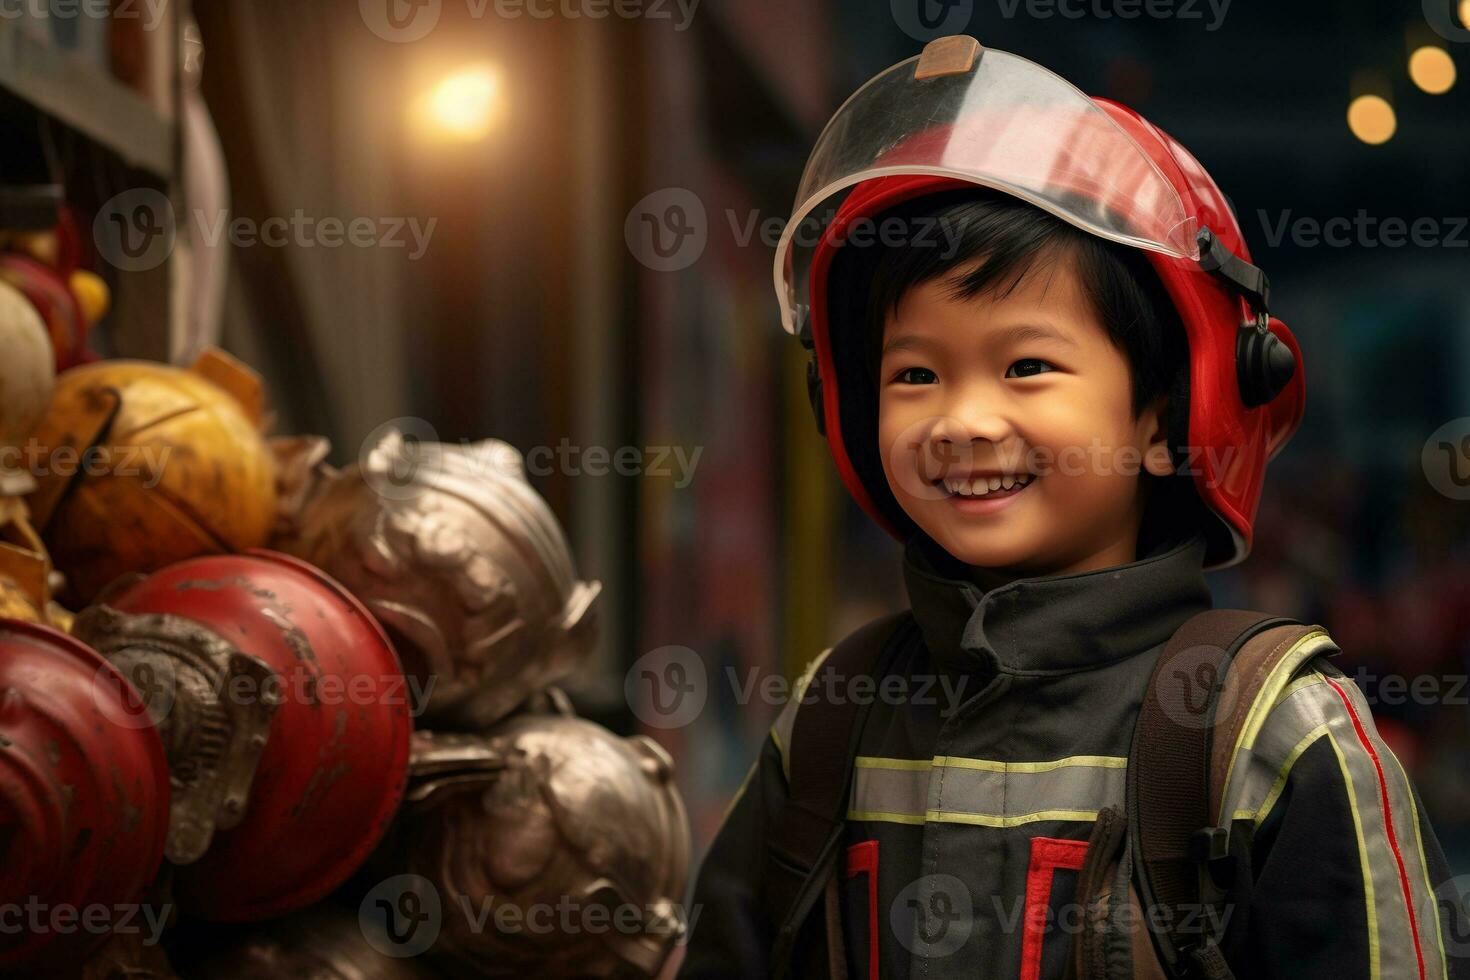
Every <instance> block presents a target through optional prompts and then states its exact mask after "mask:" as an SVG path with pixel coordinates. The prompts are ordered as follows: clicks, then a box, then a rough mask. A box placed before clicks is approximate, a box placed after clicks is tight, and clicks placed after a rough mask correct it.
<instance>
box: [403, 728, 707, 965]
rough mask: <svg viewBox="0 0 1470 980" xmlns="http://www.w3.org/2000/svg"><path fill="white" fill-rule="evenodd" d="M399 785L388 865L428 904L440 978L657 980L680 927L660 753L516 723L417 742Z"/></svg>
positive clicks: (667, 775) (668, 773) (674, 827)
mask: <svg viewBox="0 0 1470 980" xmlns="http://www.w3.org/2000/svg"><path fill="white" fill-rule="evenodd" d="M411 772H412V775H411V776H410V784H409V792H408V796H407V798H406V802H405V804H404V809H403V811H402V813H401V817H400V825H399V828H398V835H397V837H396V840H397V842H398V847H399V848H401V850H400V852H399V853H400V857H399V860H400V861H401V862H402V863H401V864H400V865H399V866H400V867H403V868H404V870H406V871H407V872H409V873H410V877H416V878H417V879H418V880H420V881H422V882H425V884H424V885H422V886H421V887H424V888H430V889H432V890H433V891H435V892H436V893H437V894H436V896H435V897H437V898H438V900H439V907H440V908H442V909H443V926H442V929H441V930H440V932H439V935H438V940H437V942H436V943H435V946H434V949H433V950H432V951H431V955H432V956H435V957H436V958H438V959H440V960H441V961H442V962H443V963H444V965H445V966H446V967H447V968H449V969H450V972H451V973H454V974H455V975H460V974H461V972H462V975H465V976H470V975H473V976H536V977H609V978H624V977H652V976H656V975H657V974H658V973H659V971H660V970H661V969H662V967H663V966H664V965H665V963H666V961H667V959H668V957H669V954H670V953H671V952H672V951H673V949H674V946H675V944H676V943H677V942H678V941H679V940H680V938H681V937H682V936H683V935H684V932H685V928H686V921H685V916H684V913H683V906H682V902H683V898H684V887H685V883H686V876H687V873H688V870H689V825H688V819H687V817H686V815H685V811H684V804H683V801H682V800H681V799H680V797H679V793H678V789H677V788H676V787H675V784H674V778H673V763H672V761H671V760H670V758H669V756H668V754H667V753H666V752H665V751H664V750H663V749H662V748H661V747H660V746H659V745H658V743H656V742H654V741H653V740H651V739H649V738H647V737H646V736H642V735H637V736H633V737H631V738H620V737H618V736H616V735H614V734H613V733H612V732H609V731H607V730H606V729H604V728H602V727H601V726H599V725H595V724H593V723H592V722H589V721H584V720H582V719H579V718H574V717H569V716H565V715H558V714H535V713H531V712H522V713H519V714H517V715H515V716H514V717H512V718H509V719H507V720H506V721H504V722H502V723H501V724H500V725H498V726H497V727H496V728H495V730H494V731H493V732H491V733H489V734H487V735H442V734H435V733H431V732H419V733H416V734H415V736H414V745H413V750H412V762H411Z"/></svg>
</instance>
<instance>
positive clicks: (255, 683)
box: [76, 551, 412, 922]
mask: <svg viewBox="0 0 1470 980" xmlns="http://www.w3.org/2000/svg"><path fill="white" fill-rule="evenodd" d="M76 632H77V634H78V636H79V638H81V639H83V640H85V641H86V642H88V643H89V644H91V645H92V646H93V647H94V648H95V649H97V650H98V651H99V652H101V653H102V654H103V655H104V656H106V657H107V658H108V659H109V660H110V661H112V662H113V663H114V664H115V665H117V666H118V667H120V668H121V669H122V670H123V673H124V674H125V675H126V676H128V677H130V678H132V679H134V682H135V684H136V685H137V686H138V687H139V689H140V690H143V689H144V688H145V682H146V687H147V688H149V689H150V691H149V694H150V697H149V707H150V713H151V714H152V715H153V716H154V720H155V721H156V723H157V725H158V727H159V729H160V730H161V731H162V732H163V736H164V742H165V745H166V746H167V747H168V751H169V762H170V765H171V767H172V769H173V772H174V806H173V807H172V812H171V813H170V826H169V841H168V845H167V851H166V853H167V856H168V857H169V859H170V860H171V861H173V862H174V863H175V864H176V865H178V867H177V868H176V870H175V875H174V889H175V893H176V894H177V895H178V897H179V904H180V907H181V908H182V909H184V910H186V911H187V912H189V913H190V914H192V915H196V916H199V917H200V918H205V919H211V920H215V921H230V922H239V921H248V920H256V919H264V918H269V917H271V916H275V915H280V914H284V913H287V912H291V911H294V910H296V909H299V908H304V907H305V906H307V905H310V904H311V903H312V902H315V901H317V900H318V899H320V898H322V897H323V896H324V895H326V894H327V893H328V892H330V891H332V889H334V888H336V887H337V886H338V885H340V884H341V883H342V882H343V881H344V880H345V879H346V878H347V877H348V875H350V874H351V873H352V872H353V871H355V870H356V869H357V868H358V866H359V865H360V864H361V863H362V862H363V861H364V860H365V859H366V857H367V855H368V854H369V852H370V851H371V850H372V849H373V848H374V847H375V846H376V845H377V842H378V840H379V839H380V838H381V836H382V834H383V832H384V831H385V830H386V829H387V826H388V824H389V822H390V821H391V820H392V818H393V815H394V813H395V812H396V811H397V809H398V804H399V802H400V800H401V799H402V795H403V787H404V784H405V781H406V778H407V773H408V749H409V736H410V733H411V730H412V721H411V717H410V712H409V707H410V700H409V697H408V693H409V692H408V690H407V686H406V684H405V679H404V677H403V673H402V668H401V667H400V666H399V662H398V657H397V655H396V653H395V652H394V649H393V646H392V644H391V643H390V642H389V640H388V637H387V636H386V635H385V634H384V632H383V630H382V627H380V626H379V625H378V623H377V621H376V620H374V619H373V617H372V616H371V615H370V614H369V613H368V611H367V610H366V609H365V608H364V607H363V605H362V604H361V603H360V602H358V601H357V599H355V598H354V597H353V596H352V595H351V594H350V593H348V592H347V590H346V589H344V588H343V587H342V586H341V585H339V584H337V582H336V581H334V580H333V579H331V578H329V577H328V576H327V575H326V574H325V573H323V572H321V571H319V570H318V569H316V568H314V567H313V566H311V565H308V564H307V563H306V562H303V561H300V560H298V559H295V558H291V557H288V556H286V555H280V554H276V553H274V552H269V551H252V552H248V553H245V554H239V555H213V556H208V557H202V558H193V559H190V560H188V561H183V562H179V563H177V564H174V565H170V566H169V567H167V568H164V569H161V570H159V571H157V572H154V573H153V574H151V575H149V576H147V577H146V578H141V579H138V580H134V581H131V582H129V581H127V580H123V581H121V582H119V583H116V584H114V585H113V586H112V588H111V589H110V590H109V591H108V592H107V593H106V594H104V595H103V596H102V598H101V600H100V601H99V603H98V604H97V605H95V606H92V607H91V608H89V609H87V610H86V611H84V612H83V613H82V614H81V615H79V616H78V617H77V622H76Z"/></svg>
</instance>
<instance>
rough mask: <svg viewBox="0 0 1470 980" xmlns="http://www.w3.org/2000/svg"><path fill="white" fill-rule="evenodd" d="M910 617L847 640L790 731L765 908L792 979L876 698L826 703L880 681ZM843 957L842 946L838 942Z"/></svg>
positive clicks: (782, 966) (770, 838)
mask: <svg viewBox="0 0 1470 980" xmlns="http://www.w3.org/2000/svg"><path fill="white" fill-rule="evenodd" d="M912 623H913V618H912V614H911V613H909V611H908V610H905V611H903V612H901V613H894V614H893V615H890V616H885V617H883V618H882V619H878V620H875V621H874V622H871V623H869V624H868V625H866V626H864V627H862V628H861V629H859V630H857V631H856V632H854V633H852V634H851V635H849V636H848V637H847V638H846V639H844V640H842V641H841V642H840V643H838V644H837V645H836V646H835V647H833V648H832V652H831V653H829V654H828V655H827V657H826V659H824V660H823V661H822V663H821V665H820V667H818V669H817V671H816V673H815V674H814V675H813V676H812V680H811V683H810V684H809V685H808V687H807V693H806V695H805V696H804V697H803V699H802V702H801V705H800V710H798V711H797V712H796V718H795V721H794V723H793V725H792V729H791V738H790V742H791V744H790V746H789V747H788V749H787V755H788V758H789V759H790V779H789V780H788V781H787V797H786V803H785V806H784V808H783V810H782V814H781V817H780V819H779V820H778V821H776V823H775V824H774V825H772V826H770V827H768V828H767V833H766V851H767V853H766V867H765V886H766V900H767V903H768V907H769V910H770V913H771V921H773V922H775V923H777V924H778V928H777V932H776V940H775V946H774V949H773V951H772V957H771V960H772V964H773V967H774V970H775V976H776V977H777V978H782V977H785V976H787V975H788V973H789V970H790V968H791V956H792V952H793V947H794V945H795V942H796V937H797V934H798V932H799V931H800V930H801V927H802V925H803V924H804V923H805V922H806V919H807V916H808V914H809V913H810V912H811V909H812V906H813V905H814V904H815V902H816V900H817V898H818V897H820V896H821V894H822V892H823V889H824V887H825V885H826V879H827V878H828V877H829V876H830V875H831V872H832V870H833V868H834V867H835V860H836V855H837V851H838V848H839V847H840V845H841V843H842V830H843V827H844V825H845V823H846V820H847V800H848V793H849V786H850V783H851V779H852V768H853V766H852V760H853V756H854V755H855V754H856V749H857V740H858V736H859V735H860V734H861V732H862V726H863V721H864V720H865V719H866V717H867V713H868V709H869V708H871V707H872V701H873V699H872V698H853V697H845V696H841V695H839V696H837V697H835V698H833V699H831V700H828V699H827V698H825V697H822V696H821V695H822V694H823V693H824V692H827V691H831V690H833V689H834V687H835V688H837V689H838V690H845V689H846V686H847V684H848V683H849V682H850V681H851V680H852V679H853V678H855V677H873V678H875V679H881V678H882V677H883V676H884V675H885V674H886V671H887V668H888V665H889V664H890V663H891V662H892V659H893V656H894V654H895V653H896V652H897V650H898V649H899V648H900V647H901V646H902V643H900V642H899V640H900V638H901V636H902V635H903V634H904V633H906V632H907V630H905V629H904V627H905V625H908V626H912ZM839 949H840V942H839Z"/></svg>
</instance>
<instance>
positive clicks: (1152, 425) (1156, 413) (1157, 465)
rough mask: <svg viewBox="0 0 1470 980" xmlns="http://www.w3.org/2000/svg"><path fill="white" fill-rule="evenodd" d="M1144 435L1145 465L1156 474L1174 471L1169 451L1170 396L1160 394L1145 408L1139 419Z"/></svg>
mask: <svg viewBox="0 0 1470 980" xmlns="http://www.w3.org/2000/svg"><path fill="white" fill-rule="evenodd" d="M1138 424H1139V426H1140V427H1141V428H1140V434H1141V435H1142V436H1143V447H1144V449H1143V466H1144V469H1146V470H1148V472H1150V473H1152V474H1153V475H1154V476H1169V475H1171V474H1172V473H1173V472H1174V458H1173V455H1172V454H1171V453H1170V452H1169V396H1168V395H1160V396H1159V397H1157V398H1155V399H1154V400H1153V403H1152V404H1151V405H1149V406H1148V407H1147V408H1145V409H1144V410H1143V414H1142V415H1141V416H1140V417H1139V419H1138Z"/></svg>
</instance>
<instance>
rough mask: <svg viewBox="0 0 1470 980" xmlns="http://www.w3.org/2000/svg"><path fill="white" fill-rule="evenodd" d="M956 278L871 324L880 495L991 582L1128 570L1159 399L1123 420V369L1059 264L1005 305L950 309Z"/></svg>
mask: <svg viewBox="0 0 1470 980" xmlns="http://www.w3.org/2000/svg"><path fill="white" fill-rule="evenodd" d="M970 268H973V266H971V267H965V268H961V269H958V270H955V271H954V272H952V273H950V274H949V275H948V276H945V277H941V278H939V279H936V280H931V281H929V282H926V283H921V284H920V285H918V286H916V287H914V288H913V289H910V290H909V291H908V292H907V293H905V294H904V296H903V298H902V300H901V301H900V303H899V305H898V309H897V311H896V313H894V314H890V315H889V317H888V319H887V322H886V324H885V326H884V331H883V353H882V360H881V367H880V370H879V376H878V383H879V398H878V440H879V449H880V451H881V454H882V458H883V470H884V474H885V475H886V477H887V478H888V485H889V487H890V488H891V489H892V491H893V494H894V496H895V497H896V498H897V499H898V502H899V504H900V506H902V507H903V509H904V511H905V512H906V513H907V514H908V515H909V517H910V518H912V519H913V521H914V523H916V524H917V525H918V526H919V527H920V528H921V529H922V530H923V531H924V532H925V533H927V534H928V535H929V536H930V537H931V538H933V539H934V541H935V542H937V543H938V544H939V545H940V546H942V547H943V548H944V549H945V550H946V551H948V552H949V553H950V554H951V555H953V556H954V557H956V558H958V559H959V560H961V561H963V562H965V563H966V564H969V565H973V566H977V567H978V568H980V569H984V570H986V571H987V572H988V573H989V577H991V578H993V579H994V581H995V582H996V583H999V582H1002V581H1007V580H1009V579H1011V578H1016V577H1020V576H1026V575H1046V574H1059V573H1064V572H1075V571H1085V570H1088V569H1093V568H1106V567H1109V566H1111V565H1118V564H1124V563H1127V562H1130V561H1133V560H1135V558H1136V555H1135V549H1136V547H1137V541H1138V529H1139V525H1140V523H1141V520H1142V514H1143V504H1144V501H1143V499H1142V498H1143V495H1142V493H1141V490H1142V487H1141V479H1142V473H1143V471H1144V470H1147V471H1149V472H1152V473H1154V474H1156V475H1161V476H1162V475H1166V474H1168V473H1169V472H1170V471H1171V464H1170V459H1169V452H1168V448H1167V431H1166V426H1165V423H1164V409H1165V407H1166V403H1167V402H1166V399H1164V398H1160V399H1158V400H1157V402H1156V403H1155V404H1154V405H1151V406H1149V407H1148V408H1147V409H1146V410H1145V411H1144V412H1143V413H1142V415H1140V416H1139V417H1138V418H1134V415H1133V406H1132V385H1131V373H1130V370H1129V366H1128V359H1127V357H1126V355H1125V354H1124V353H1123V352H1122V351H1121V350H1119V349H1118V348H1117V347H1115V346H1114V345H1113V342H1112V340H1111V338H1110V337H1109V336H1108V334H1107V332H1106V330H1105V328H1104V327H1103V325H1102V323H1101V322H1100V321H1099V320H1098V318H1097V314H1096V313H1095V312H1094V310H1093V308H1092V304H1091V303H1090V302H1089V301H1088V299H1087V296H1086V294H1085V293H1084V291H1083V288H1082V286H1081V284H1080V282H1079V281H1078V279H1077V276H1076V274H1075V272H1074V271H1073V269H1072V263H1071V261H1070V259H1067V258H1057V259H1055V260H1051V259H1050V258H1049V257H1043V258H1042V259H1040V260H1039V261H1038V262H1037V263H1036V265H1035V266H1034V267H1033V268H1032V269H1031V270H1029V271H1028V272H1027V273H1026V274H1025V276H1024V277H1023V278H1022V279H1021V281H1020V282H1019V283H1017V284H1016V286H1015V288H1013V289H1012V290H1011V291H1010V292H1009V294H1008V295H1006V296H1005V297H1003V298H996V297H995V296H994V295H993V294H992V293H990V292H986V293H983V294H981V295H979V296H976V297H974V298H971V299H954V298H952V297H951V295H950V290H951V289H952V283H953V282H954V281H955V280H956V279H959V278H962V277H963V276H964V275H965V273H967V272H968V271H969V270H970ZM996 484H998V485H999V489H998V490H988V488H989V487H990V486H991V485H996ZM1008 486H1009V487H1010V489H1006V487H1008ZM982 488H986V489H987V490H988V492H982Z"/></svg>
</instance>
